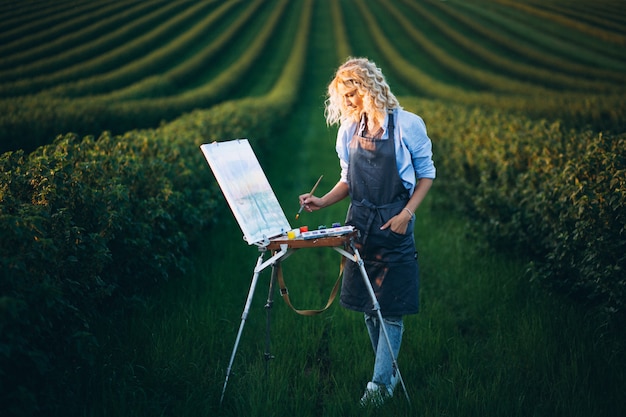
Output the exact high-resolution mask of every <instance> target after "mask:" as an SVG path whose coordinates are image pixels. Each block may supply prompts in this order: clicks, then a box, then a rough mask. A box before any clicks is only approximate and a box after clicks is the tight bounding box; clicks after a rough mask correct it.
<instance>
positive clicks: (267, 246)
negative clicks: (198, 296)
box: [220, 231, 411, 406]
mask: <svg viewBox="0 0 626 417" xmlns="http://www.w3.org/2000/svg"><path fill="white" fill-rule="evenodd" d="M357 235H358V232H357V231H354V232H352V233H349V234H345V235H342V236H331V237H324V238H320V239H311V240H305V239H288V238H286V237H279V238H275V239H272V240H269V241H266V242H264V244H259V245H258V246H259V252H260V253H259V257H258V259H257V262H256V266H255V268H254V274H253V276H252V282H251V284H250V289H249V291H248V297H247V299H246V304H245V307H244V309H243V314H242V315H241V323H240V325H239V331H238V332H237V338H236V339H235V345H234V347H233V351H232V353H231V355H230V361H229V363H228V368H227V370H226V378H225V380H224V386H223V388H222V395H221V397H220V406H221V404H222V401H223V400H224V393H225V392H226V386H227V384H228V379H229V377H230V372H231V370H232V366H233V362H234V360H235V355H236V353H237V348H238V346H239V341H240V339H241V334H242V332H243V327H244V325H245V322H246V319H247V318H248V314H249V312H250V305H251V304H252V297H253V296H254V290H255V288H256V284H257V282H258V279H259V275H260V274H261V272H262V271H263V270H265V269H266V268H267V267H268V266H271V267H272V276H271V279H270V285H269V292H268V296H267V302H266V304H265V309H266V335H265V354H264V356H265V366H266V371H267V369H268V364H269V361H270V360H271V359H273V357H272V355H271V354H270V310H271V308H272V304H273V295H274V294H273V293H274V284H275V281H276V271H277V270H278V268H279V267H280V263H281V262H282V261H284V260H285V259H287V258H288V257H289V256H291V255H292V254H293V253H294V251H296V250H298V249H303V248H312V247H329V248H332V249H334V250H335V251H337V252H338V253H340V254H341V255H342V256H344V257H345V258H346V259H347V260H349V261H352V262H355V263H356V264H357V265H358V266H359V270H360V271H361V275H362V277H363V281H364V282H365V286H366V288H367V289H368V291H369V294H370V297H371V299H372V303H373V305H374V311H376V314H377V315H378V320H379V322H380V323H381V328H382V329H383V333H384V336H385V339H386V341H387V348H388V349H389V352H390V354H391V357H392V361H393V366H394V367H395V369H396V372H397V374H398V380H399V381H400V384H401V385H402V389H403V390H404V395H405V396H406V399H407V401H408V402H409V404H410V403H411V400H410V399H409V394H408V392H407V389H406V385H405V384H404V380H403V379H402V375H401V374H400V368H399V367H398V363H397V360H396V357H395V355H394V353H393V349H392V347H391V342H390V340H389V335H388V334H387V328H386V326H385V322H384V320H383V316H382V313H381V311H380V305H379V303H378V300H377V299H376V295H375V293H374V289H373V288H372V284H371V283H370V280H369V277H368V276H367V272H366V270H365V266H364V263H363V259H362V258H361V255H360V253H359V251H358V249H357V248H356V246H355V238H356V237H357ZM267 250H271V251H273V254H272V256H271V257H270V258H269V259H267V260H266V261H263V258H264V257H265V253H266V252H267Z"/></svg>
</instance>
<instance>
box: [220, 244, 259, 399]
mask: <svg viewBox="0 0 626 417" xmlns="http://www.w3.org/2000/svg"><path fill="white" fill-rule="evenodd" d="M263 255H264V253H263V252H261V254H260V255H259V258H258V259H257V263H256V268H254V275H253V276H252V283H251V284H250V290H249V291H248V298H247V299H246V305H245V307H244V309H243V314H242V315H241V324H240V325H239V331H238V332H237V338H236V339H235V346H234V347H233V352H232V353H231V355H230V362H229V363H228V368H227V369H226V379H225V380H224V387H223V388H222V396H221V397H220V405H222V401H223V400H224V392H226V385H227V384H228V378H229V377H230V371H231V369H232V367H233V362H234V361H235V354H236V353H237V347H238V346H239V340H240V339H241V334H242V333H243V326H244V325H245V324H246V319H247V318H248V313H249V312H250V305H252V297H253V296H254V289H255V288H256V284H257V281H258V280H259V275H260V273H261V270H260V266H261V264H262V263H263Z"/></svg>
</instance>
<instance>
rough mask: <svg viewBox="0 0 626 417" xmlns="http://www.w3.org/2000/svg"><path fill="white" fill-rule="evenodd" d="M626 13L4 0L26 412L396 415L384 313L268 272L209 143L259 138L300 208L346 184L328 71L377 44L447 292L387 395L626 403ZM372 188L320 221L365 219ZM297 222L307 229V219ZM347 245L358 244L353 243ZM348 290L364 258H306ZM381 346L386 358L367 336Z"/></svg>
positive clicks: (435, 274)
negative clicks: (210, 159) (401, 380)
mask: <svg viewBox="0 0 626 417" xmlns="http://www.w3.org/2000/svg"><path fill="white" fill-rule="evenodd" d="M624 12H626V6H625V5H624V2H623V1H618V0H600V1H597V2H590V1H583V0H571V1H566V0H544V1H538V0H525V1H523V2H516V1H511V0H479V1H475V2H465V1H461V0H448V1H439V0H426V1H410V0H394V1H382V0H371V1H365V0H341V1H332V0H318V1H313V0H302V1H288V0H250V1H243V0H241V1H229V2H219V1H215V0H204V1H191V0H173V1H169V2H168V1H164V0H150V1H138V0H114V1H100V0H96V1H66V0H61V1H50V0H30V1H3V2H0V16H1V17H0V152H3V154H2V155H0V251H1V253H2V258H1V263H0V267H1V268H2V272H1V274H2V275H0V410H2V411H3V412H2V413H1V414H3V415H4V414H5V412H6V414H7V415H23V416H24V415H77V416H78V415H80V416H101V415H102V416H104V415H116V416H117V415H128V416H138V415H175V416H186V415H189V416H196V415H207V414H208V415H247V416H251V415H259V416H267V415H298V416H309V415H311V416H313V415H316V416H317V415H327V416H334V415H374V414H375V413H376V411H374V410H362V409H359V408H358V405H357V402H358V398H359V397H360V395H361V393H362V389H363V387H364V386H365V383H366V381H367V378H368V377H369V373H370V368H371V363H370V360H371V358H370V357H369V356H370V355H369V351H367V349H365V348H364V347H366V346H367V343H366V340H365V338H366V334H365V329H364V326H363V324H362V319H361V318H360V317H356V315H355V314H353V313H350V312H348V311H345V310H343V309H341V308H340V307H339V306H337V305H333V306H332V307H331V309H330V310H329V311H328V312H326V313H325V314H323V315H321V316H318V317H314V318H302V317H299V316H297V315H295V314H293V313H291V312H290V311H289V310H288V309H287V308H285V306H284V305H283V304H282V301H281V300H279V299H278V298H280V297H278V294H276V297H275V298H276V301H275V305H274V309H273V312H272V341H271V342H272V343H271V353H272V355H273V356H275V359H274V360H271V361H266V359H265V358H264V355H263V352H264V351H265V349H266V346H265V311H264V308H263V307H264V305H265V303H266V297H267V293H265V294H264V293H263V292H266V288H267V287H265V288H263V287H264V285H263V284H267V282H268V281H267V278H268V277H266V276H265V275H264V276H263V277H262V279H261V281H260V282H261V284H260V285H259V289H258V290H257V294H256V296H255V300H254V304H253V307H252V312H251V315H250V318H249V322H248V323H247V324H246V329H245V331H244V335H243V338H242V341H241V345H240V350H239V352H238V354H237V357H236V360H235V366H234V372H233V375H232V376H231V381H230V382H229V385H228V388H227V390H226V395H225V399H224V403H223V405H222V406H221V407H220V405H219V396H220V393H221V389H222V384H223V380H224V375H225V370H226V369H225V368H226V365H227V361H228V358H229V355H230V352H231V349H232V344H233V342H234V339H235V333H236V329H237V326H238V325H239V320H240V315H241V309H242V308H243V303H244V301H245V295H246V293H247V290H248V286H249V283H250V282H249V280H250V275H251V271H252V268H253V266H254V259H255V258H256V256H257V250H256V248H254V247H249V246H247V245H246V244H245V242H242V240H241V238H240V231H239V229H238V227H237V225H236V223H235V222H234V220H233V219H232V218H231V217H232V216H231V215H230V212H229V210H228V207H227V206H226V203H225V201H224V199H223V198H222V196H221V193H220V191H219V189H218V188H217V185H216V183H215V180H214V178H213V176H212V175H211V172H210V170H209V168H208V166H207V164H206V162H205V161H204V160H203V158H202V155H201V153H200V151H199V149H198V146H199V145H200V144H201V143H206V142H210V141H214V140H228V139H234V138H240V137H246V138H249V139H250V140H251V143H252V145H253V148H254V149H255V152H257V154H258V157H259V160H260V162H261V165H262V166H263V167H264V170H265V171H266V174H267V176H268V178H269V180H270V183H271V184H272V186H273V188H274V191H275V193H276V195H277V197H278V199H279V201H280V202H281V204H282V205H283V209H284V211H285V212H286V213H287V215H288V216H290V213H291V212H292V211H293V212H294V214H295V211H296V210H297V208H298V207H297V199H296V196H297V195H298V194H300V193H301V192H304V191H307V189H308V188H309V187H310V186H311V184H312V183H313V182H314V181H315V179H316V178H317V177H318V176H319V175H320V174H322V173H323V174H324V181H323V183H322V184H321V185H320V189H321V190H328V189H329V188H330V187H331V186H332V185H333V184H334V182H335V180H334V178H336V176H337V174H338V164H337V161H336V155H335V154H334V150H333V149H334V139H335V137H334V136H335V132H336V130H335V128H334V127H330V128H329V127H327V126H326V125H325V122H324V119H323V101H324V94H325V87H326V85H327V83H328V81H329V80H330V79H331V78H332V76H333V71H334V69H335V68H336V67H337V66H338V65H339V64H340V63H341V62H342V61H343V60H344V59H345V58H346V57H347V56H367V57H369V58H371V59H373V60H374V61H375V62H376V63H377V64H378V65H379V66H380V67H381V68H382V70H383V72H384V73H385V74H386V76H387V80H388V82H389V84H390V85H391V88H392V90H393V91H394V93H395V94H396V95H397V96H398V97H399V98H400V102H401V104H402V105H403V106H404V107H405V108H407V109H408V110H411V111H414V112H416V113H418V114H420V115H421V116H422V117H423V118H424V120H425V122H426V124H427V127H428V132H429V136H430V137H431V139H432V140H433V145H434V152H435V163H436V165H437V169H438V178H437V180H436V182H435V186H434V187H433V191H432V192H431V194H430V195H429V197H428V199H427V200H426V202H425V204H424V206H423V207H422V208H420V211H419V212H418V221H417V224H416V236H417V238H418V250H419V252H420V262H421V263H420V267H421V270H422V293H421V297H422V305H423V309H422V312H421V313H420V314H419V315H417V316H414V317H410V318H408V319H407V333H406V335H405V342H404V344H403V351H402V352H401V355H400V367H401V369H402V371H403V375H404V377H405V379H406V382H407V388H408V391H409V394H410V396H411V400H412V407H411V406H409V405H408V404H407V402H406V401H405V400H404V398H403V397H402V396H401V395H399V396H397V398H394V399H393V400H392V401H391V402H390V403H389V404H388V405H387V406H386V407H385V408H384V409H383V410H379V412H380V413H381V414H382V415H425V416H429V415H432V416H435V415H437V416H441V415H446V416H471V415H477V416H478V415H480V416H501V415H507V416H561V415H562V416H598V417H599V416H622V415H624V414H625V412H626V408H625V405H624V403H623V400H622V394H623V391H624V389H626V341H625V340H624V335H623V332H622V331H621V329H623V324H624V323H626V320H625V318H624V317H625V314H624V312H625V309H626V273H625V272H624V268H626V255H625V253H626V226H625V224H626V210H625V209H624V207H626V153H625V152H626V151H625V149H626V125H625V120H626V101H625V100H624V98H623V97H624V93H626V82H625V81H626V13H624ZM345 208H346V206H345V205H344V204H339V205H337V206H336V207H333V208H332V209H328V210H326V211H322V212H319V213H315V214H307V215H306V216H303V219H302V221H303V222H306V223H307V224H309V225H318V224H329V223H332V222H336V221H342V220H343V216H344V213H345ZM292 224H294V225H295V222H292ZM329 252H331V251H329ZM285 269H286V270H285V277H286V279H288V280H289V284H290V292H291V293H292V300H293V301H294V302H295V303H296V304H297V306H299V307H305V308H308V307H312V308H314V307H318V305H319V306H322V305H323V303H324V302H325V298H326V297H327V295H328V292H329V291H330V288H331V287H332V283H333V282H334V280H335V278H336V276H337V272H338V259H337V257H336V253H335V254H333V253H326V252H324V251H319V252H318V251H311V253H298V254H297V255H294V257H293V259H290V260H289V261H288V262H287V263H286V264H285ZM365 351H367V354H365Z"/></svg>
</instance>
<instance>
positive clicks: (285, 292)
mask: <svg viewBox="0 0 626 417" xmlns="http://www.w3.org/2000/svg"><path fill="white" fill-rule="evenodd" d="M345 261H346V260H345V258H344V257H342V259H341V266H340V267H339V276H338V277H337V281H336V282H335V285H334V286H333V290H332V291H331V293H330V296H329V297H328V302H327V303H326V307H324V308H323V309H321V310H298V309H297V308H295V307H294V306H293V305H292V304H291V300H290V299H289V291H288V290H287V286H286V285H285V279H284V278H283V269H282V267H281V264H280V262H277V263H276V264H275V265H274V268H275V272H276V277H277V278H278V285H279V286H280V295H281V296H282V297H283V300H285V303H287V305H288V306H289V307H291V309H292V310H293V311H295V312H296V313H298V314H300V315H302V316H315V315H317V314H320V313H323V312H324V311H326V310H328V308H329V307H330V306H331V305H332V303H333V302H334V301H335V298H336V297H337V293H338V292H339V283H340V282H341V275H342V274H343V267H344V265H345Z"/></svg>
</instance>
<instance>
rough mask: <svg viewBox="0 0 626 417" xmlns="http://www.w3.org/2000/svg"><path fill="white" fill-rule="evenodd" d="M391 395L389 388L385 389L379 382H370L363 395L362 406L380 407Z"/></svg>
mask: <svg viewBox="0 0 626 417" xmlns="http://www.w3.org/2000/svg"><path fill="white" fill-rule="evenodd" d="M387 397H389V389H385V388H383V387H381V386H380V385H378V384H375V383H373V382H368V383H367V386H366V387H365V393H363V396H362V397H361V401H360V404H361V407H367V406H370V405H371V406H374V407H380V406H381V405H383V403H384V402H385V400H386V399H387Z"/></svg>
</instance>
